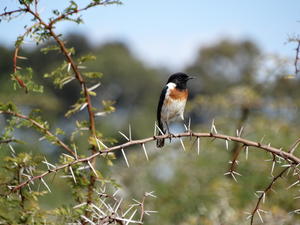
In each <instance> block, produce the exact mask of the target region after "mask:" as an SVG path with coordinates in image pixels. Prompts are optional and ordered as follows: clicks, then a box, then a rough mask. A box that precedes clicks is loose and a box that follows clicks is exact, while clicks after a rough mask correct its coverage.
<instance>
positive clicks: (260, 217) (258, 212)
mask: <svg viewBox="0 0 300 225" xmlns="http://www.w3.org/2000/svg"><path fill="white" fill-rule="evenodd" d="M257 214H258V216H259V219H260V221H261V222H262V223H264V220H263V218H262V216H261V215H260V210H259V209H258V210H257Z"/></svg>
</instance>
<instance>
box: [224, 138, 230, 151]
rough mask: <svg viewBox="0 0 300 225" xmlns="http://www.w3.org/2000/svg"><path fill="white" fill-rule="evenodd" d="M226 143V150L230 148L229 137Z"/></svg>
mask: <svg viewBox="0 0 300 225" xmlns="http://www.w3.org/2000/svg"><path fill="white" fill-rule="evenodd" d="M225 145H226V150H227V151H228V150H229V144H228V140H227V139H226V140H225Z"/></svg>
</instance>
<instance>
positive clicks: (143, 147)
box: [142, 143, 149, 160]
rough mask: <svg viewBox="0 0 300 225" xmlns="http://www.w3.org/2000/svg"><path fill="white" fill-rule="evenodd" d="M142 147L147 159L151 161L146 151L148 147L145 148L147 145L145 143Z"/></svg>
mask: <svg viewBox="0 0 300 225" xmlns="http://www.w3.org/2000/svg"><path fill="white" fill-rule="evenodd" d="M142 147H143V150H144V153H145V156H146V159H147V160H149V158H148V154H147V150H146V147H145V144H144V143H143V144H142Z"/></svg>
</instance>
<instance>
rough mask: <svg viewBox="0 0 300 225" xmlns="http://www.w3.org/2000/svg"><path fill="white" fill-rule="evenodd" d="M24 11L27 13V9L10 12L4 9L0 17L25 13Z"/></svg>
mask: <svg viewBox="0 0 300 225" xmlns="http://www.w3.org/2000/svg"><path fill="white" fill-rule="evenodd" d="M26 11H27V9H23V8H20V9H16V10H12V11H6V9H4V13H1V14H0V17H5V16H11V15H12V14H15V13H19V12H20V13H21V12H26Z"/></svg>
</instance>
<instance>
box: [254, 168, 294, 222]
mask: <svg viewBox="0 0 300 225" xmlns="http://www.w3.org/2000/svg"><path fill="white" fill-rule="evenodd" d="M289 168H290V167H286V168H284V169H283V170H282V171H281V172H280V173H279V174H278V175H277V176H275V177H273V179H272V181H271V182H270V184H269V185H268V186H267V187H266V188H265V190H263V191H261V192H260V193H261V194H260V196H259V197H258V200H257V203H256V206H255V208H254V209H253V211H252V213H251V214H250V216H249V217H250V218H251V222H250V223H251V225H252V224H253V221H254V216H255V214H256V213H258V215H259V217H260V219H261V221H262V222H263V220H262V217H261V215H260V211H263V210H261V209H260V208H259V206H260V203H261V202H262V201H263V202H264V199H265V197H266V195H267V193H268V192H269V191H271V190H272V187H273V185H274V183H275V182H276V181H277V180H278V179H279V178H280V177H282V176H283V174H284V173H285V172H286V171H287V170H288V169H289ZM263 212H264V211H263Z"/></svg>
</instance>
